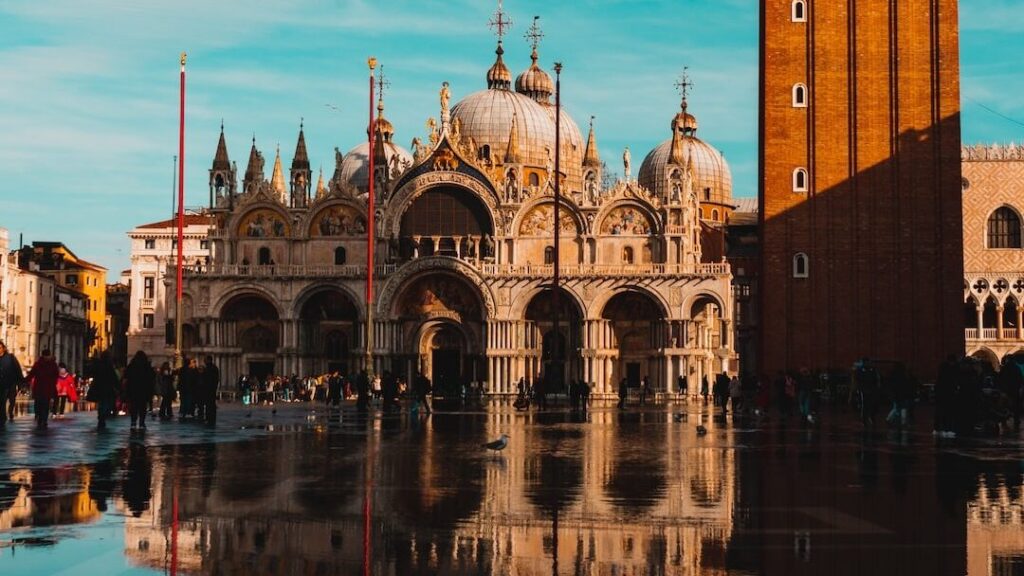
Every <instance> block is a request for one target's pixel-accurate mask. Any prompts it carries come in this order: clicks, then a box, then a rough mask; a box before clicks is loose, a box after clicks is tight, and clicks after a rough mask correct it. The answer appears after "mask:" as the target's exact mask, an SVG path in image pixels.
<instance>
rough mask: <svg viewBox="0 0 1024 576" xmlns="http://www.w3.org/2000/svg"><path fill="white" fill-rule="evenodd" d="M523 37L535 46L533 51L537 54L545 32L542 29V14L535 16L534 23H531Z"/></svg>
mask: <svg viewBox="0 0 1024 576" xmlns="http://www.w3.org/2000/svg"><path fill="white" fill-rule="evenodd" d="M523 37H524V38H526V41H527V42H529V43H530V46H532V47H533V53H534V54H536V53H537V46H539V45H540V41H541V40H543V39H544V32H543V31H542V30H541V29H540V16H534V17H533V24H532V25H530V28H529V29H528V30H527V31H526V34H523Z"/></svg>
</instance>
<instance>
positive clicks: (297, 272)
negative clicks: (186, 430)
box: [167, 258, 730, 279]
mask: <svg viewBox="0 0 1024 576" xmlns="http://www.w3.org/2000/svg"><path fill="white" fill-rule="evenodd" d="M407 262H408V261H407ZM407 262H405V263H407ZM462 262H464V263H465V264H468V265H469V266H471V267H473V268H475V269H477V270H479V271H480V273H481V274H483V275H484V276H506V277H508V276H512V277H531V278H538V277H539V278H547V277H551V276H552V275H553V274H554V266H552V265H551V264H496V263H494V262H487V261H483V262H482V261H479V260H476V259H472V258H467V259H462ZM405 263H397V264H378V265H377V266H376V267H375V268H374V275H375V276H376V277H378V278H379V277H382V276H386V275H388V274H392V273H394V272H395V271H397V270H399V269H400V268H401V267H402V265H403V264H405ZM559 272H560V274H561V275H562V276H563V277H566V278H572V277H577V278H578V277H581V276H605V277H638V276H697V277H716V276H725V275H728V274H729V272H730V270H729V264H728V263H726V262H713V263H703V264H697V265H689V264H654V263H648V264H564V265H562V266H560V267H559ZM167 273H168V275H169V276H170V277H172V278H173V277H174V266H173V265H170V266H168V270H167ZM184 275H185V277H186V278H268V279H271V278H365V277H366V266H362V265H358V264H346V265H342V266H334V265H330V264H273V265H253V264H215V265H210V266H202V265H190V266H186V267H185V270H184Z"/></svg>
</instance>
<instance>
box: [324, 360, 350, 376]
mask: <svg viewBox="0 0 1024 576" xmlns="http://www.w3.org/2000/svg"><path fill="white" fill-rule="evenodd" d="M327 371H328V372H337V373H338V374H341V375H342V376H348V375H349V373H348V363H347V362H328V363H327Z"/></svg>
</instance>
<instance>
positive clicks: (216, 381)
mask: <svg viewBox="0 0 1024 576" xmlns="http://www.w3.org/2000/svg"><path fill="white" fill-rule="evenodd" d="M219 387H220V369H219V368H217V366H216V365H215V364H214V363H213V356H207V357H206V360H205V362H204V365H203V373H202V375H201V376H200V381H199V388H200V394H199V396H200V398H199V401H200V403H201V404H202V405H203V416H204V418H205V421H206V423H207V424H208V425H210V426H213V425H214V424H216V423H217V389H218V388H219Z"/></svg>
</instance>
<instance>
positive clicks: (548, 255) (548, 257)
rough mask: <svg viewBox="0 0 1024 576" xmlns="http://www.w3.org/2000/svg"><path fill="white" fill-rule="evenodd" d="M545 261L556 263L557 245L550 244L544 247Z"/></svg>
mask: <svg viewBox="0 0 1024 576" xmlns="http://www.w3.org/2000/svg"><path fill="white" fill-rule="evenodd" d="M544 263H545V264H554V263H555V247H554V246H548V247H547V248H545V249H544Z"/></svg>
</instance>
